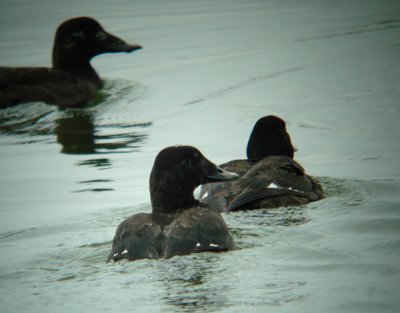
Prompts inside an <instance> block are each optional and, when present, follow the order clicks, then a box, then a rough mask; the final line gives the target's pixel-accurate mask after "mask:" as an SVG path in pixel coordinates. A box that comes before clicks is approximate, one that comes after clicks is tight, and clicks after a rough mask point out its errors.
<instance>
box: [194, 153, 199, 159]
mask: <svg viewBox="0 0 400 313" xmlns="http://www.w3.org/2000/svg"><path fill="white" fill-rule="evenodd" d="M199 158H200V156H199V154H198V153H196V152H195V153H193V159H194V160H198V159H199Z"/></svg>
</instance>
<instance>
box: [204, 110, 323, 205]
mask: <svg viewBox="0 0 400 313" xmlns="http://www.w3.org/2000/svg"><path fill="white" fill-rule="evenodd" d="M294 151H295V149H294V147H293V145H292V142H291V139H290V136H289V134H288V133H287V131H286V124H285V122H284V121H283V120H282V119H281V118H279V117H277V116H265V117H263V118H261V119H259V120H258V121H257V123H256V124H255V125H254V128H253V131H252V133H251V135H250V138H249V141H248V145H247V159H245V160H233V161H230V162H227V163H224V164H221V165H220V167H221V168H222V169H224V170H227V171H233V172H235V173H238V174H239V175H241V177H239V178H238V179H236V180H234V181H231V182H220V183H209V184H205V185H203V186H202V189H201V192H200V199H201V201H202V202H204V203H206V204H208V205H209V206H211V207H213V208H215V209H217V210H218V211H220V212H229V211H235V210H249V209H259V208H277V207H281V206H291V205H300V204H306V203H309V202H311V201H316V200H319V199H321V198H323V190H322V186H321V184H320V183H319V182H318V180H317V179H315V178H313V177H311V176H309V175H307V174H306V172H305V170H304V169H303V167H302V166H301V165H300V164H299V163H297V162H296V161H294V160H293V156H294Z"/></svg>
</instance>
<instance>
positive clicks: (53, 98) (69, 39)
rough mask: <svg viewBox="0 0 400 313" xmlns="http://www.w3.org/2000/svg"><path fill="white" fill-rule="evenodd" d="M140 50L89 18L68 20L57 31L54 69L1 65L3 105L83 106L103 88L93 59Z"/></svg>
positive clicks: (53, 57)
mask: <svg viewBox="0 0 400 313" xmlns="http://www.w3.org/2000/svg"><path fill="white" fill-rule="evenodd" d="M138 49H141V46H140V45H137V44H132V45H131V44H127V43H125V42H124V41H123V40H121V39H120V38H118V37H116V36H114V35H112V34H109V33H107V32H106V31H105V30H104V29H103V28H102V26H101V25H100V24H99V23H98V22H97V21H96V20H94V19H92V18H90V17H77V18H73V19H70V20H67V21H65V22H64V23H62V24H61V25H60V26H59V27H58V29H57V31H56V35H55V40H54V45H53V56H52V67H51V68H45V67H41V68H34V67H0V108H5V107H8V106H13V105H17V104H19V103H24V102H33V101H42V102H46V103H49V104H56V105H59V106H62V107H82V106H84V105H86V104H88V103H90V101H91V100H92V99H93V97H94V96H95V94H96V93H97V91H98V90H100V89H101V88H102V87H103V82H102V80H101V79H100V77H99V75H98V74H97V73H96V71H95V70H94V68H93V67H92V66H91V64H90V61H91V59H92V58H93V57H95V56H97V55H99V54H103V53H117V52H132V51H135V50H138Z"/></svg>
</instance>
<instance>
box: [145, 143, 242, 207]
mask: <svg viewBox="0 0 400 313" xmlns="http://www.w3.org/2000/svg"><path fill="white" fill-rule="evenodd" d="M237 177H238V175H237V174H236V173H231V172H227V171H224V170H223V169H221V168H220V167H218V166H217V165H215V164H214V163H212V162H211V161H209V160H208V159H206V158H205V157H204V156H203V154H202V153H201V152H200V151H199V150H198V149H196V148H194V147H192V146H172V147H168V148H165V149H163V150H161V152H160V153H159V154H158V155H157V157H156V159H155V161H154V165H153V169H152V171H151V174H150V196H151V203H152V206H153V213H159V214H171V213H177V212H179V211H182V210H184V209H186V208H190V207H193V206H198V201H197V200H195V199H194V196H193V191H194V189H195V188H196V187H197V186H199V185H202V184H205V183H209V182H220V181H226V180H232V179H235V178H237Z"/></svg>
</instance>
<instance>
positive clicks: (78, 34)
mask: <svg viewBox="0 0 400 313" xmlns="http://www.w3.org/2000/svg"><path fill="white" fill-rule="evenodd" d="M71 38H73V39H82V38H85V34H84V33H83V31H81V30H79V31H76V32H73V33H72V35H71Z"/></svg>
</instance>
